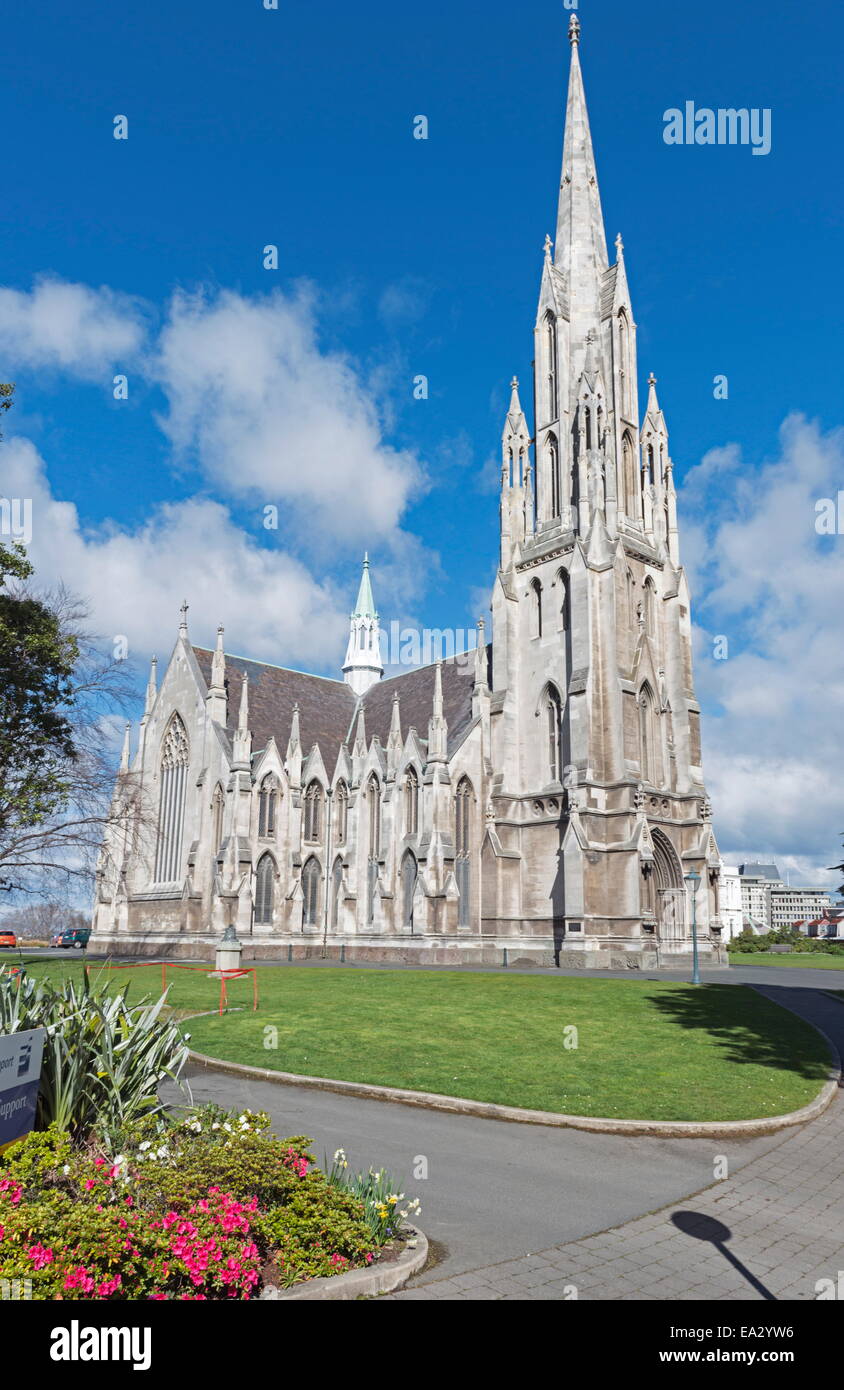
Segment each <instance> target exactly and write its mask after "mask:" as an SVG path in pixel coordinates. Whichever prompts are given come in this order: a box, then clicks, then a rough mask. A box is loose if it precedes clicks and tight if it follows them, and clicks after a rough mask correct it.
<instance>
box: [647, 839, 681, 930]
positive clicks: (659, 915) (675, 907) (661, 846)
mask: <svg viewBox="0 0 844 1390" xmlns="http://www.w3.org/2000/svg"><path fill="white" fill-rule="evenodd" d="M651 840H652V841H653V847H654V883H655V886H656V919H657V928H658V931H659V936H660V939H661V940H663V941H679V940H681V939H682V938H683V937H685V936H686V935H687V930H686V916H687V913H686V885H685V884H684V882H683V870H682V867H681V865H680V860H679V859H678V858H677V851H676V850H675V848H674V846H673V845H672V843H671V841H670V840H669V838H668V836H667V835H664V834H663V832H662V831H661V830H652V831H651Z"/></svg>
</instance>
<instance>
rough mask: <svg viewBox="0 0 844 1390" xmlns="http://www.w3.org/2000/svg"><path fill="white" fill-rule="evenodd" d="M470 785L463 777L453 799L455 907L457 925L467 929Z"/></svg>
mask: <svg viewBox="0 0 844 1390" xmlns="http://www.w3.org/2000/svg"><path fill="white" fill-rule="evenodd" d="M473 800H474V798H473V795H472V784H471V782H470V781H469V779H468V777H463V778H462V779H461V781H460V782H459V784H458V787H457V795H456V796H455V798H454V847H455V850H456V854H457V857H456V859H455V861H454V876H455V878H456V880H457V889H458V892H459V894H460V900H459V902H458V905H457V925H458V926H459V927H468V926H469V925H470V921H471V887H472V861H471V857H470V856H471V852H472V803H473Z"/></svg>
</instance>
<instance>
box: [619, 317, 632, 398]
mask: <svg viewBox="0 0 844 1390" xmlns="http://www.w3.org/2000/svg"><path fill="white" fill-rule="evenodd" d="M618 373H619V377H620V379H621V412H622V414H623V416H624V418H625V419H626V420H629V419H630V326H629V324H628V322H627V315H626V313H625V312H624V310H623V309H622V310H621V312H620V313H619V316H618Z"/></svg>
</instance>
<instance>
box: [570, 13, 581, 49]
mask: <svg viewBox="0 0 844 1390" xmlns="http://www.w3.org/2000/svg"><path fill="white" fill-rule="evenodd" d="M569 43H570V44H571V46H572V48H574V47H576V46H577V44H579V43H580V20H579V19H578V17H577V15H576V14H573V15H572V17H571V19H570V20H569Z"/></svg>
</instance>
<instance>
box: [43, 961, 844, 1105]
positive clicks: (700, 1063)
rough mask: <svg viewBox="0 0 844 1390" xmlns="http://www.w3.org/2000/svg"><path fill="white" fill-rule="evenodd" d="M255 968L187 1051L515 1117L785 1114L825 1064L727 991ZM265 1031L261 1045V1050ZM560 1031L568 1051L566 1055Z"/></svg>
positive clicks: (203, 1000)
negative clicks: (431, 1095) (521, 1113)
mask: <svg viewBox="0 0 844 1390" xmlns="http://www.w3.org/2000/svg"><path fill="white" fill-rule="evenodd" d="M30 968H31V969H32V970H33V973H36V974H42V973H46V974H49V973H53V972H54V971H55V970H56V968H58V970H60V971H61V972H62V973H64V972H65V971H68V970H79V969H80V965H79V963H78V962H64V961H61V962H55V963H53V962H42V963H40V964H39V965H38V966H35V967H30ZM93 973H94V974H96V969H95V970H94V972H93ZM258 974H259V984H260V1009H259V1012H258V1013H257V1014H254V1013H252V1012H251V985H249V986H247V984H246V982H237V983H235V984H233V985H231V986H230V999H231V1003H232V1004H241V1005H243V1006H244V1011H243V1012H229V1013H228V1014H226V1015H225V1016H224V1017H223V1018H218V1017H217V1016H216V1015H215V1016H212V1017H207V1018H199V1019H192V1020H191V1021H190V1023H189V1024H187V1025H186V1027H187V1031H188V1032H189V1033H190V1035H191V1043H192V1046H193V1047H194V1048H195V1049H196V1050H197V1051H199V1052H205V1053H209V1054H211V1055H212V1056H216V1057H221V1058H225V1059H227V1060H230V1061H237V1062H246V1063H249V1064H251V1065H253V1066H261V1067H273V1068H277V1069H278V1070H280V1071H291V1072H297V1073H307V1074H310V1075H312V1076H326V1077H334V1078H340V1079H343V1080H347V1081H365V1082H373V1083H375V1084H380V1085H393V1086H401V1087H406V1088H409V1089H411V1090H425V1091H436V1092H440V1093H446V1094H449V1095H457V1096H464V1097H468V1098H471V1099H474V1100H484V1101H496V1102H498V1103H500V1104H505V1105H517V1106H525V1107H527V1108H529V1109H536V1110H549V1111H556V1112H568V1113H571V1114H579V1115H601V1116H613V1117H617V1118H623V1119H662V1120H741V1119H755V1118H757V1117H762V1116H768V1115H776V1114H781V1113H783V1112H785V1111H789V1110H794V1109H797V1108H798V1107H799V1106H801V1105H805V1104H806V1103H807V1102H808V1101H810V1100H811V1099H812V1098H813V1097H814V1096H815V1095H816V1094H817V1093H818V1091H819V1090H820V1087H821V1085H822V1084H823V1082H824V1081H825V1079H826V1075H827V1068H828V1065H829V1059H828V1056H827V1050H826V1046H825V1044H824V1043H823V1041H822V1040H821V1038H820V1037H819V1035H818V1034H817V1033H816V1032H815V1031H814V1030H813V1029H812V1028H810V1027H809V1026H808V1025H807V1024H805V1023H803V1022H802V1021H801V1020H800V1019H798V1018H796V1017H795V1016H794V1015H793V1014H790V1013H788V1012H787V1011H785V1010H783V1009H780V1008H779V1007H778V1006H777V1005H775V1004H773V1003H771V1002H770V1001H769V1000H767V999H765V998H763V997H762V996H761V995H758V994H756V993H755V992H754V991H753V990H751V989H746V988H744V987H743V986H737V985H719V984H715V985H704V986H702V987H700V988H698V989H694V988H692V987H691V986H689V985H680V984H669V983H666V984H662V983H653V982H650V981H640V980H629V981H628V980H594V979H588V978H579V977H578V978H571V977H566V976H560V977H550V976H537V975H517V974H512V975H504V974H501V975H485V974H461V973H459V972H456V971H455V972H439V971H389V970H355V969H348V968H347V969H342V968H333V967H326V968H319V969H309V968H303V967H295V966H286V967H279V968H264V969H259V972H258ZM113 978H115V979H116V980H119V981H121V983H122V982H123V981H124V980H126V979H129V980H131V982H132V990H133V993H135V994H140V993H143V992H155V991H157V990H158V989H160V982H161V973H160V970H156V969H155V968H150V969H144V970H132V971H127V972H125V973H123V972H120V973H117V972H115V974H114V976H113ZM171 978H172V980H173V984H172V987H171V996H170V997H171V1002H172V1004H173V1005H174V1006H175V1007H177V1008H179V1009H191V1008H195V1009H203V1008H204V1009H212V1008H214V1007H215V1005H216V997H217V989H218V986H217V984H216V982H214V981H211V980H209V979H208V978H207V977H206V975H205V974H204V973H197V974H191V973H188V972H182V971H176V972H173V973H172V975H171ZM238 991H239V993H238ZM268 1027H272V1028H274V1029H277V1047H272V1046H270V1047H267V1046H265V1042H269V1043H272V1042H273V1040H274V1038H273V1035H272V1034H271V1033H270V1034H268V1033H267V1032H266V1031H265V1030H267V1029H268ZM571 1028H576V1029H577V1042H578V1046H577V1047H576V1048H570V1047H567V1046H566V1040H567V1037H568V1038H571V1036H572V1035H571V1034H567V1032H566V1030H567V1029H571Z"/></svg>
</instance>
